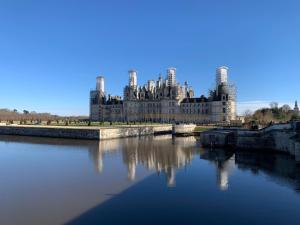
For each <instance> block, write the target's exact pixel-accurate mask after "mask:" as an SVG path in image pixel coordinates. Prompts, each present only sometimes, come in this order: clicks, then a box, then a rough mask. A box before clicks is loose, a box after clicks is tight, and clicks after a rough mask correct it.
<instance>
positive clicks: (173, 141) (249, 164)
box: [0, 135, 300, 192]
mask: <svg viewBox="0 0 300 225" xmlns="http://www.w3.org/2000/svg"><path fill="white" fill-rule="evenodd" d="M0 141H5V142H8V143H9V142H14V143H30V144H42V145H57V146H66V147H73V146H76V149H82V150H83V151H85V150H86V149H88V152H89V155H90V158H91V160H92V162H93V164H94V167H95V168H96V170H97V171H98V172H100V173H101V172H102V171H103V169H104V168H105V165H103V162H104V158H105V157H107V156H109V155H110V154H121V157H122V160H123V163H124V164H125V165H126V167H127V171H128V178H129V179H130V180H134V179H135V177H136V170H137V168H138V167H137V166H138V165H142V166H144V167H145V168H147V169H148V170H153V171H156V172H158V173H163V174H166V178H167V184H168V185H169V186H175V184H176V180H175V178H176V171H177V170H178V169H180V168H183V167H185V166H188V165H189V164H191V163H192V160H193V159H197V158H198V157H199V156H200V159H201V160H207V161H208V162H210V163H211V164H212V165H213V166H214V167H215V169H216V183H217V185H218V187H219V189H220V190H223V191H225V190H227V189H228V188H230V176H231V175H232V174H233V173H234V172H235V171H237V170H243V171H250V172H251V173H252V174H254V175H255V174H258V173H262V174H264V175H266V176H267V177H268V179H269V180H271V181H273V182H276V183H278V184H280V185H285V186H288V187H290V188H292V189H294V190H295V191H297V192H299V191H300V167H299V166H297V164H296V162H295V160H294V159H293V158H292V157H291V156H290V155H285V154H274V153H262V152H260V153H258V152H252V151H237V152H230V151H228V150H222V149H218V150H211V149H203V148H201V146H200V142H199V140H197V139H196V138H195V137H179V138H173V137H172V136H170V135H164V136H154V137H150V136H149V137H141V138H124V139H114V140H106V141H82V140H70V139H55V138H34V137H21V136H4V135H2V136H1V137H0Z"/></svg>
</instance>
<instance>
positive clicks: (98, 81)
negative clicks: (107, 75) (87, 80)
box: [96, 76, 104, 94]
mask: <svg viewBox="0 0 300 225" xmlns="http://www.w3.org/2000/svg"><path fill="white" fill-rule="evenodd" d="M96 90H97V91H99V92H100V93H101V94H104V77H103V76H98V77H97V78H96Z"/></svg>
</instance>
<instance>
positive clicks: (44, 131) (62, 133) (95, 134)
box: [0, 125, 172, 140]
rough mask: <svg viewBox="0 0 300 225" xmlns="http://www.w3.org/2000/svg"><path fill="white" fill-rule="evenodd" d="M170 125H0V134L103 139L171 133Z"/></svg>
mask: <svg viewBox="0 0 300 225" xmlns="http://www.w3.org/2000/svg"><path fill="white" fill-rule="evenodd" d="M171 131H172V125H153V126H131V127H129V126H120V127H103V128H102V127H101V128H99V127H98V128H97V127H91V128H87V127H53V126H52V127H45V126H0V135H21V136H37V137H56V138H74V139H90V140H103V139H113V138H123V137H132V136H143V135H153V134H160V133H171Z"/></svg>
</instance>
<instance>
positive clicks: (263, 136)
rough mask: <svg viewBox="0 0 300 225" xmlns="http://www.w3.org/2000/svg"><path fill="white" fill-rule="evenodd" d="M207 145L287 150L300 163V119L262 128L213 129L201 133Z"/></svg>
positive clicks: (202, 141)
mask: <svg viewBox="0 0 300 225" xmlns="http://www.w3.org/2000/svg"><path fill="white" fill-rule="evenodd" d="M200 137H201V143H202V145H203V146H207V147H212V148H214V147H216V148H218V147H220V148H226V147H227V148H234V149H240V150H243V149H247V150H260V151H277V152H285V153H288V154H290V155H292V156H294V157H295V160H296V162H298V163H300V138H299V137H300V121H293V122H290V123H286V124H274V125H271V126H269V127H267V128H265V129H261V130H247V129H213V130H209V131H205V132H203V133H201V135H200Z"/></svg>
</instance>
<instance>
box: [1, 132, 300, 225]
mask: <svg viewBox="0 0 300 225" xmlns="http://www.w3.org/2000/svg"><path fill="white" fill-rule="evenodd" d="M299 190H300V168H297V167H296V165H295V162H294V160H293V159H292V158H290V157H289V156H286V155H268V154H257V153H256V154H253V153H251V154H249V153H247V152H240V153H235V154H234V153H229V152H225V151H223V150H217V151H212V150H205V149H202V148H200V144H199V141H198V140H196V139H195V138H194V137H187V138H175V139H174V138H173V139H172V137H171V136H158V137H145V138H128V139H118V140H110V141H101V142H97V141H78V140H63V139H47V138H28V137H27V138H25V137H12V136H10V137H7V136H0V224H1V225H15V224H16V225H18V224H21V225H23V224H26V225H48V224H49V225H61V224H67V225H75V224H130V225H132V224H151V225H153V224H187V225H188V224H205V225H207V224H216V225H222V224H228V225H233V224H237V225H241V224H251V225H253V224H262V225H266V224H270V225H280V224H300V193H299Z"/></svg>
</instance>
